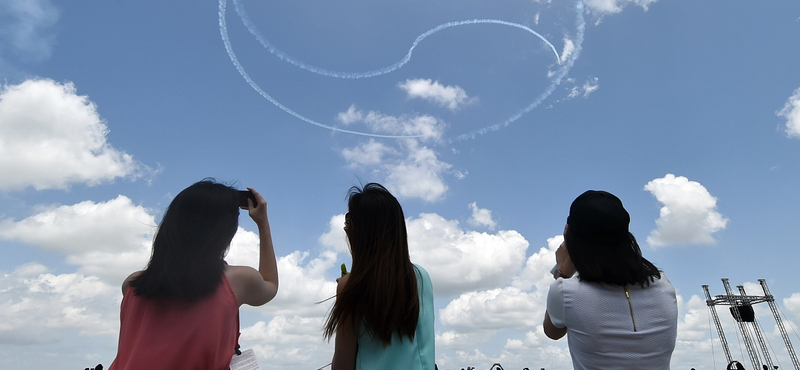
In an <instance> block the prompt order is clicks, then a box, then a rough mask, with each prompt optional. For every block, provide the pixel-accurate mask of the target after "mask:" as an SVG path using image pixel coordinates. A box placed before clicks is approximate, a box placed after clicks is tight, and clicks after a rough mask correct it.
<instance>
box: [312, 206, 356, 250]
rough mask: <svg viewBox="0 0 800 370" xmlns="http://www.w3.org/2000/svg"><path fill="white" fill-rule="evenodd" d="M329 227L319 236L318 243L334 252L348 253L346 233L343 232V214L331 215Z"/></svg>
mask: <svg viewBox="0 0 800 370" xmlns="http://www.w3.org/2000/svg"><path fill="white" fill-rule="evenodd" d="M328 225H329V229H328V231H327V232H326V233H324V234H322V235H321V236H320V237H319V243H320V244H322V245H323V246H324V247H326V248H328V249H330V250H332V251H334V252H336V253H350V247H349V246H348V244H347V234H345V233H344V214H343V213H342V214H338V215H334V216H332V217H331V220H330V222H329V224H328Z"/></svg>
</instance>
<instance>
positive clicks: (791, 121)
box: [777, 88, 800, 138]
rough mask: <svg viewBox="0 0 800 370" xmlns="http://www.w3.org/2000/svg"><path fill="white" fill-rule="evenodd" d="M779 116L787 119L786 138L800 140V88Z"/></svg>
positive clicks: (787, 101) (788, 100)
mask: <svg viewBox="0 0 800 370" xmlns="http://www.w3.org/2000/svg"><path fill="white" fill-rule="evenodd" d="M777 114H778V116H780V117H783V118H786V136H788V137H790V138H800V88H798V89H797V90H795V91H794V94H792V96H790V97H789V99H787V100H786V105H784V106H783V109H781V110H780V111H779V112H778V113H777Z"/></svg>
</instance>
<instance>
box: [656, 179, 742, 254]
mask: <svg viewBox="0 0 800 370" xmlns="http://www.w3.org/2000/svg"><path fill="white" fill-rule="evenodd" d="M644 188H645V190H647V191H649V192H650V193H652V194H653V195H654V196H655V197H656V199H658V201H659V202H661V203H662V204H664V206H663V207H661V211H660V216H659V218H658V219H657V220H656V229H655V230H653V231H652V232H651V233H650V235H649V236H648V237H647V242H648V243H649V244H650V245H651V246H654V247H659V246H667V245H676V244H714V243H716V241H715V240H714V237H713V234H714V233H715V232H717V231H719V230H722V229H724V228H725V226H726V225H727V224H728V219H727V218H725V217H723V216H722V214H720V213H719V212H718V211H717V198H715V197H714V196H712V195H711V194H710V193H709V192H708V190H706V188H705V187H704V186H703V185H701V184H700V183H698V182H695V181H689V179H687V178H686V177H683V176H677V177H676V176H675V175H673V174H667V175H666V176H664V177H663V178H659V179H655V180H652V181H650V182H649V183H647V185H645V187H644Z"/></svg>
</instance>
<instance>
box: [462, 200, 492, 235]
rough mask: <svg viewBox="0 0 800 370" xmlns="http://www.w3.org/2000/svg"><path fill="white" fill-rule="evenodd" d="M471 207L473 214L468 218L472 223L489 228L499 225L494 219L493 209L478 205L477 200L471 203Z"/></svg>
mask: <svg viewBox="0 0 800 370" xmlns="http://www.w3.org/2000/svg"><path fill="white" fill-rule="evenodd" d="M469 209H471V210H472V216H470V218H469V220H467V222H469V224H470V225H472V226H484V227H488V228H489V230H494V227H495V226H497V222H495V220H493V219H492V211H490V210H488V209H486V208H480V207H478V203H477V202H472V203H470V205H469Z"/></svg>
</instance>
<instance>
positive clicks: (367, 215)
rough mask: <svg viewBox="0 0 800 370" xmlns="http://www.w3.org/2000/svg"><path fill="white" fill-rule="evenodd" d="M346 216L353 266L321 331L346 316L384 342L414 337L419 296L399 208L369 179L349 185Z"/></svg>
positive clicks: (332, 328) (331, 329)
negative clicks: (395, 338) (363, 184)
mask: <svg viewBox="0 0 800 370" xmlns="http://www.w3.org/2000/svg"><path fill="white" fill-rule="evenodd" d="M346 217H347V219H348V221H347V222H348V224H347V229H346V232H347V239H348V242H349V243H350V252H351V253H352V255H353V266H352V268H351V270H352V272H351V273H350V277H349V278H348V281H347V285H345V286H344V288H343V290H342V291H341V292H340V293H339V294H338V295H337V297H336V303H334V305H333V309H332V310H331V311H330V314H329V315H328V319H327V321H326V323H325V329H324V335H325V337H326V338H328V339H330V338H331V336H333V334H334V333H335V332H336V330H337V328H338V327H339V326H340V325H342V324H343V323H344V322H350V323H352V324H353V325H354V327H353V329H354V330H356V333H358V331H357V330H358V328H359V327H360V326H361V325H363V326H364V328H365V329H366V332H367V333H369V334H370V335H372V337H373V338H374V339H377V340H380V341H381V342H382V343H383V345H384V347H386V346H388V345H389V344H390V343H391V341H392V336H393V334H394V333H397V334H398V336H399V337H400V338H401V340H402V339H403V338H404V337H407V338H408V339H409V340H411V341H413V340H414V333H415V331H416V327H417V321H418V320H419V307H420V302H419V295H418V293H417V289H418V287H417V277H416V272H415V267H414V265H413V264H412V263H411V260H410V259H409V256H408V235H407V232H406V224H405V216H404V215H403V208H402V207H401V206H400V203H399V202H398V201H397V199H396V198H395V197H394V196H393V195H392V194H391V193H389V191H388V190H386V188H384V187H383V186H382V185H380V184H377V183H369V184H367V185H365V186H364V187H363V189H361V188H358V187H356V186H354V187H352V188H350V191H349V192H348V214H347V216H346Z"/></svg>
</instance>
